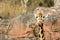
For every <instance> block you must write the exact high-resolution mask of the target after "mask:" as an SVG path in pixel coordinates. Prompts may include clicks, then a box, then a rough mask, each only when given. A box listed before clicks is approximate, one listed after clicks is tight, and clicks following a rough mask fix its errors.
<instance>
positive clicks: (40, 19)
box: [34, 9, 45, 40]
mask: <svg viewBox="0 0 60 40" xmlns="http://www.w3.org/2000/svg"><path fill="white" fill-rule="evenodd" d="M38 10H39V9H38ZM34 16H35V18H36V19H37V22H36V25H37V26H39V27H40V29H39V30H38V31H39V32H38V35H37V37H38V40H45V38H44V32H43V10H39V11H37V12H36V13H35V14H34ZM37 26H36V27H37Z"/></svg>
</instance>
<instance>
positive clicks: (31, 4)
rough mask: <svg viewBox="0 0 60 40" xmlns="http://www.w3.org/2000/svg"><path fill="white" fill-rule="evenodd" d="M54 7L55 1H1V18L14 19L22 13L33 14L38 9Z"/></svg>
mask: <svg viewBox="0 0 60 40" xmlns="http://www.w3.org/2000/svg"><path fill="white" fill-rule="evenodd" d="M51 6H54V0H0V17H2V18H13V17H15V16H18V15H20V14H22V13H32V12H33V11H34V9H35V8H37V7H51Z"/></svg>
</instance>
